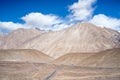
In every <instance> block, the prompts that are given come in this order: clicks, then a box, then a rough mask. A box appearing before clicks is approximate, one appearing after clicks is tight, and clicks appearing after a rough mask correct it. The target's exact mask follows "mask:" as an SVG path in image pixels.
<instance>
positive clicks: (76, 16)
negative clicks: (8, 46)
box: [0, 0, 120, 32]
mask: <svg viewBox="0 0 120 80" xmlns="http://www.w3.org/2000/svg"><path fill="white" fill-rule="evenodd" d="M95 2H96V0H78V2H75V3H73V4H72V5H70V6H69V7H68V11H69V14H68V15H66V17H65V18H64V19H63V18H62V19H61V17H60V16H57V15H54V14H42V13H40V12H32V13H29V14H27V15H25V16H23V17H22V18H21V19H22V20H23V21H24V23H23V24H22V23H14V22H0V32H1V31H3V30H6V31H10V30H15V29H18V28H35V27H37V28H39V29H42V30H53V31H55V30H61V29H64V28H67V27H69V26H71V25H73V24H75V23H76V22H78V21H88V22H91V23H93V24H95V25H97V26H104V27H108V28H112V29H116V30H119V29H120V19H117V18H112V17H108V16H106V15H104V14H97V15H95V16H93V13H94V7H93V4H94V3H95Z"/></svg>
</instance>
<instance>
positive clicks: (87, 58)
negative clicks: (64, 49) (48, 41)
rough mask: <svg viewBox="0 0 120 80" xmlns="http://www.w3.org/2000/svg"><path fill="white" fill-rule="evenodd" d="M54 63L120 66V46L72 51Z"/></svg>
mask: <svg viewBox="0 0 120 80" xmlns="http://www.w3.org/2000/svg"><path fill="white" fill-rule="evenodd" d="M53 63H55V64H58V65H60V64H64V65H71V66H74V65H77V66H82V67H83V66H85V67H103V68H120V48H116V49H109V50H105V51H101V52H98V53H84V54H83V53H70V54H66V55H63V56H61V57H60V58H58V59H56V60H55V61H54V62H53Z"/></svg>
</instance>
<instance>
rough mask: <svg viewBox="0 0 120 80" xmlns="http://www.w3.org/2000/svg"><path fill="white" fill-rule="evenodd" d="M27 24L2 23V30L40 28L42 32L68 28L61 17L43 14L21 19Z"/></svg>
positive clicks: (32, 14)
mask: <svg viewBox="0 0 120 80" xmlns="http://www.w3.org/2000/svg"><path fill="white" fill-rule="evenodd" d="M21 19H22V20H23V21H24V22H25V23H24V24H20V23H13V22H0V28H2V29H7V30H15V29H18V28H35V27H37V28H40V29H42V30H60V29H62V28H64V27H66V26H67V24H66V23H64V21H63V20H62V19H60V17H58V16H55V15H52V14H47V15H44V14H42V13H29V14H27V15H26V16H23V17H22V18H21Z"/></svg>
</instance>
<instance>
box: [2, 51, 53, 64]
mask: <svg viewBox="0 0 120 80" xmlns="http://www.w3.org/2000/svg"><path fill="white" fill-rule="evenodd" d="M51 60H52V58H51V57H49V56H47V55H45V54H44V53H42V52H40V51H37V50H33V49H19V50H18V49H15V50H0V61H13V62H40V63H46V62H50V61H51Z"/></svg>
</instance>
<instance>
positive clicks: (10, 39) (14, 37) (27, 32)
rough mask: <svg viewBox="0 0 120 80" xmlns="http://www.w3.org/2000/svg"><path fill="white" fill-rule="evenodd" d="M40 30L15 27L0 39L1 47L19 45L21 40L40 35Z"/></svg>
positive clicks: (8, 47)
mask: <svg viewBox="0 0 120 80" xmlns="http://www.w3.org/2000/svg"><path fill="white" fill-rule="evenodd" d="M41 33H42V32H40V31H38V30H36V29H23V28H20V29H17V30H15V31H13V32H11V33H10V34H8V35H6V36H5V37H4V38H3V40H1V45H0V48H1V49H13V48H16V47H18V46H20V45H21V44H22V43H23V42H25V41H27V40H30V39H31V38H33V37H35V36H37V35H40V34H41Z"/></svg>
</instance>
